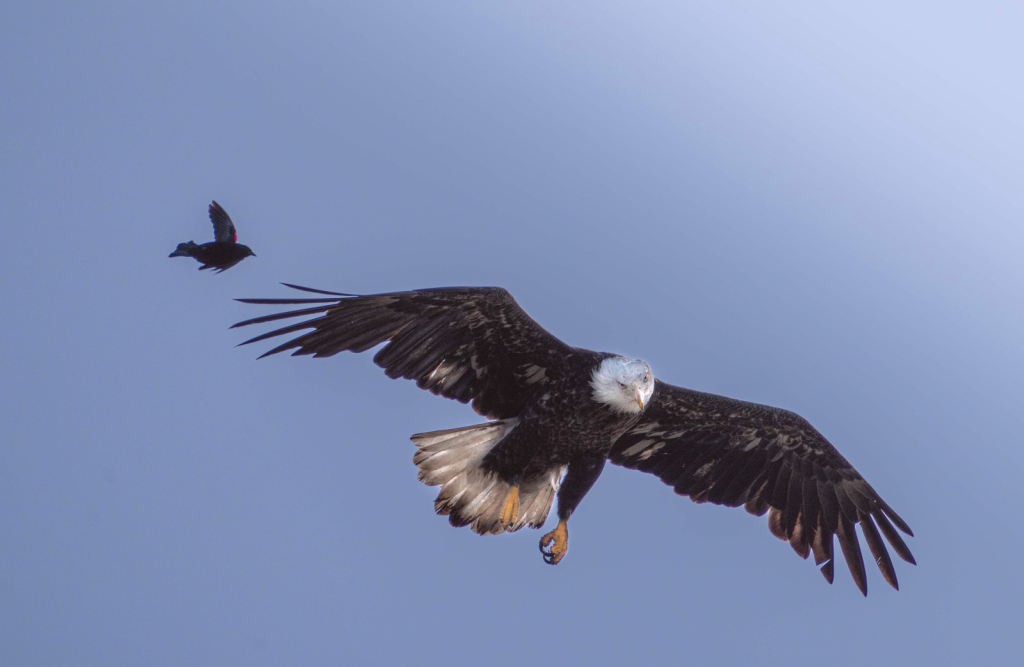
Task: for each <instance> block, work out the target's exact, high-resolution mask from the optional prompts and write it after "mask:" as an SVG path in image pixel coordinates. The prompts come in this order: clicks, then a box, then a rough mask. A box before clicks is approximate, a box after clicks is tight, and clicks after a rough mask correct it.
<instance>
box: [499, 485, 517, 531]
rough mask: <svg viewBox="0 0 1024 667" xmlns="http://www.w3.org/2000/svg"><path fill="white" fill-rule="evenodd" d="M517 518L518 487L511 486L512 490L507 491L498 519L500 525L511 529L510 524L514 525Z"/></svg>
mask: <svg viewBox="0 0 1024 667" xmlns="http://www.w3.org/2000/svg"><path fill="white" fill-rule="evenodd" d="M518 518H519V487H518V486H513V487H512V490H511V491H509V494H508V500H506V501H505V507H503V508H502V510H501V516H500V517H499V518H498V520H499V521H500V522H501V525H503V526H505V528H507V529H509V530H511V529H512V526H514V525H516V520H517V519H518Z"/></svg>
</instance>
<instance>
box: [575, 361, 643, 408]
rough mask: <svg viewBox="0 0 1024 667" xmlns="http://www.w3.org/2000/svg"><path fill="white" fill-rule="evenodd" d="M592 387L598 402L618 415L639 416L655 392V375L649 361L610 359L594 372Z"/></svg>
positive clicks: (591, 381)
mask: <svg viewBox="0 0 1024 667" xmlns="http://www.w3.org/2000/svg"><path fill="white" fill-rule="evenodd" d="M590 386H591V387H593V388H594V400H595V401H597V402H598V403H604V404H605V405H607V406H608V407H610V408H611V409H612V410H614V411H615V412H621V413H628V414H637V413H638V412H642V411H643V409H644V406H645V405H647V402H648V401H650V400H651V395H652V394H653V393H654V373H652V372H651V367H650V366H648V365H647V362H646V361H635V360H633V359H627V358H625V357H608V358H607V359H605V360H604V361H602V362H601V363H600V364H599V365H598V367H597V368H596V369H594V376H593V377H592V378H591V380H590Z"/></svg>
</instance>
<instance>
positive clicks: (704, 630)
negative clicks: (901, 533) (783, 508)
mask: <svg viewBox="0 0 1024 667" xmlns="http://www.w3.org/2000/svg"><path fill="white" fill-rule="evenodd" d="M358 5H361V6H357V3H336V2H303V1H298V2H290V3H279V4H275V3H265V2H263V3H252V2H192V1H182V0H176V1H175V2H150V3H141V4H140V3H127V2H90V3H80V2H74V3H72V2H66V3H17V2H8V3H3V5H2V7H0V90H2V94H0V220H2V222H3V233H2V243H0V279H2V282H3V285H4V289H3V290H2V291H0V313H2V320H0V321H2V324H3V326H2V327H0V508H2V509H0V663H3V664H5V665H21V666H27V665H143V664H144V665H168V666H171V665H247V666H248V665H285V664H294V665H337V664H346V663H347V664H412V663H413V661H418V662H419V663H420V664H445V665H450V666H452V667H456V666H460V665H480V664H487V665H494V666H501V665H522V664H530V663H535V662H541V661H543V662H546V663H547V662H551V663H558V664H565V665H570V664H575V663H577V662H578V661H579V662H582V661H584V660H586V661H587V662H588V663H589V664H626V663H627V661H634V660H635V661H641V662H643V663H644V664H651V665H660V664H666V665H668V664H686V663H693V664H757V665H792V664H797V663H807V664H830V665H866V664H885V663H890V664H896V663H897V661H899V662H901V663H903V664H931V665H961V664H967V663H970V664H993V665H1000V664H1020V662H1019V661H1020V660H1021V655H1022V650H1021V649H1022V642H1021V634H1020V630H1021V627H1020V624H1021V609H1022V606H1021V605H1022V603H1021V599H1022V598H1024V575H1022V574H1021V565H1020V560H1021V558H1022V556H1024V537H1022V534H1024V531H1022V525H1024V510H1022V506H1024V505H1022V502H1021V487H1020V479H1021V474H1022V472H1024V454H1022V453H1021V440H1022V436H1021V427H1020V419H1021V413H1022V408H1021V404H1022V401H1024V396H1022V393H1024V392H1022V388H1021V376H1022V372H1024V363H1022V362H1024V309H1022V298H1021V287H1022V277H1024V269H1022V268H1021V260H1020V256H1021V251H1022V245H1024V224H1022V221H1024V188H1022V184H1024V87H1022V86H1021V82H1022V81H1024V40H1022V39H1021V34H1022V33H1024V5H1021V4H1020V3H986V2H980V3H934V2H924V1H920V2H891V1H885V2H882V1H877V2H860V3H855V5H856V6H854V3H849V2H819V1H813V2H812V1H807V2H780V3H764V2H731V3H679V2H630V3H625V2H623V3H609V2H588V3H575V4H568V3H552V2H514V3H509V2H505V3H480V2H469V1H462V2H409V3H358ZM211 199H216V200H217V201H219V202H220V203H221V204H222V205H224V207H225V208H226V209H227V210H228V212H229V213H230V214H231V215H232V217H233V218H234V220H235V222H236V224H237V226H238V231H239V239H240V240H241V241H242V242H244V243H247V244H249V245H251V246H252V248H253V249H254V250H255V251H256V253H257V255H258V257H256V258H250V259H248V260H246V261H245V262H243V263H242V264H240V265H239V266H237V267H235V268H233V269H231V270H230V271H228V272H227V273H224V274H223V275H211V274H209V272H203V273H199V272H198V271H196V268H197V264H196V263H195V262H193V261H191V260H184V259H173V260H172V259H168V258H167V255H168V253H170V252H171V251H172V250H173V249H174V247H175V245H176V244H177V243H179V242H181V241H187V240H189V239H194V240H196V241H197V242H204V241H207V240H210V239H211V238H212V229H211V227H210V224H209V221H208V220H207V217H206V207H207V205H208V204H209V202H210V200H211ZM279 281H287V282H293V283H298V284H304V285H310V286H313V287H321V288H324V289H332V290H339V291H346V292H362V293H368V292H381V291H390V290H399V289H412V288H417V287H430V286H445V285H501V286H504V287H507V288H508V289H510V290H511V291H512V293H513V294H514V295H515V296H516V297H517V299H518V300H519V302H520V303H521V304H522V305H523V306H524V307H525V308H526V309H527V311H528V312H529V313H530V314H532V315H533V316H534V317H535V318H536V319H538V320H539V321H540V322H541V323H542V324H543V325H544V326H545V327H547V328H548V329H549V330H550V331H552V332H553V333H554V334H556V335H558V336H560V337H561V338H563V339H564V340H566V341H567V342H569V343H571V344H574V345H579V346H584V347H589V348H592V349H598V350H608V351H615V352H619V353H622V354H626V355H629V356H632V357H638V358H642V359H645V360H647V361H648V362H650V364H651V365H652V367H653V368H654V370H655V373H656V374H657V375H658V376H660V377H661V378H663V379H665V380H667V381H669V382H672V383H675V384H680V385H683V386H687V387H691V388H695V389H701V390H705V391H712V392H716V393H721V394H725V395H728V396H733V397H736V398H742V399H746V400H752V401H757V402H760V403H767V404H770V405H776V406H780V407H785V408H788V409H790V410H794V411H796V412H798V413H800V414H801V415H803V416H805V417H806V418H808V419H809V420H810V421H811V422H812V423H813V424H814V425H815V426H816V427H817V428H818V429H819V430H821V431H822V432H823V433H824V434H825V435H826V436H827V437H828V438H829V439H830V440H831V441H832V442H833V443H834V444H835V445H836V446H837V447H838V448H839V449H840V451H841V452H842V453H843V454H844V455H845V456H846V457H847V458H848V459H850V461H851V462H852V463H853V464H854V465H855V466H856V467H857V468H858V469H859V470H860V471H861V472H862V473H863V474H864V475H865V477H866V478H867V479H868V480H869V481H870V482H871V484H872V485H873V486H874V487H875V488H876V489H877V490H878V491H879V492H880V493H881V495H882V496H883V497H884V498H885V499H886V500H887V501H888V502H889V503H890V504H891V505H892V506H893V507H894V508H896V510H897V511H898V512H899V513H900V514H901V515H902V516H903V517H904V518H905V519H906V520H907V521H908V522H909V523H910V525H911V526H912V527H913V528H914V530H915V532H916V534H917V537H915V538H913V539H910V540H909V544H910V547H911V548H912V549H913V551H914V554H915V555H916V556H917V559H918V562H919V563H920V565H919V566H918V567H911V566H909V565H906V564H904V563H902V562H898V563H897V572H898V575H899V578H900V583H901V586H902V590H901V591H900V592H898V593H897V592H895V591H893V590H891V589H890V588H889V587H888V586H887V585H886V584H885V582H884V581H883V580H882V578H881V576H880V575H879V573H878V572H877V570H873V569H871V570H870V571H869V573H868V583H869V587H870V594H869V597H868V598H867V599H864V598H862V597H861V595H860V593H859V592H858V591H857V589H856V587H855V586H854V584H853V582H852V580H851V578H850V576H849V573H848V572H847V570H846V568H845V565H843V566H841V567H837V568H836V583H835V585H834V586H828V585H827V584H826V583H825V581H824V580H823V578H822V577H821V575H820V574H818V572H817V571H816V569H815V568H814V566H813V564H812V563H811V562H805V561H801V560H800V559H799V558H797V557H796V556H795V555H794V554H793V552H792V550H791V549H790V548H789V547H788V546H787V545H785V544H783V543H782V542H779V541H778V540H776V539H775V538H774V537H772V536H771V534H770V533H769V532H768V529H767V525H766V524H767V522H766V520H765V519H764V518H760V519H759V518H755V517H751V516H749V515H747V514H746V513H745V512H743V511H742V510H736V509H726V508H720V507H714V506H709V505H695V504H693V503H691V502H690V501H689V500H688V499H685V498H680V497H677V496H675V495H674V494H672V493H671V491H670V489H669V488H667V487H665V486H664V485H662V484H661V483H660V482H659V481H657V480H656V479H655V478H653V477H651V476H648V475H643V474H640V473H637V472H632V471H626V470H622V469H619V468H609V469H608V470H607V471H606V472H605V474H604V476H603V477H602V479H601V480H600V481H599V483H598V484H597V486H596V487H595V489H594V491H593V492H591V494H590V495H589V496H588V497H587V498H586V500H585V501H584V502H583V504H582V505H581V507H580V509H579V511H578V512H577V514H576V516H575V517H574V519H573V531H572V542H571V548H570V551H569V554H568V556H567V558H566V560H565V561H564V562H563V563H562V564H561V565H559V566H558V567H556V568H552V567H549V566H547V565H545V564H544V563H543V562H542V561H541V556H540V553H539V552H538V550H537V540H538V539H539V537H540V535H541V533H540V532H537V531H522V532H519V533H516V534H514V535H511V536H509V535H506V536H501V537H496V538H495V537H491V538H483V537H478V536H476V535H473V534H471V533H470V532H469V531H468V530H467V529H458V530H457V529H453V528H451V527H450V526H448V524H447V522H446V521H445V519H444V518H441V517H437V516H435V515H434V514H433V511H432V501H433V498H434V495H435V489H431V488H428V487H425V486H423V485H421V484H420V483H419V482H418V481H417V480H416V471H415V467H414V466H413V464H412V461H411V459H412V454H413V450H414V447H413V445H412V444H411V443H410V442H409V440H408V437H409V435H411V434H413V433H417V432H421V431H428V430H433V429H440V428H449V427H456V426H462V425H466V424H471V423H475V422H477V421H478V417H477V416H476V415H475V414H473V413H472V411H471V410H470V409H469V408H468V407H466V406H462V405H459V404H457V403H453V402H449V401H445V400H442V399H439V398H436V397H434V396H431V395H429V394H427V393H426V392H422V391H419V390H417V389H416V387H415V386H414V385H413V384H412V383H409V382H397V381H393V380H388V379H387V378H386V377H384V375H383V373H382V372H381V371H380V369H378V368H376V367H375V366H373V364H372V363H371V361H370V356H369V355H361V356H355V355H349V354H346V355H339V356H337V357H334V358H331V359H327V360H312V359H308V358H301V359H292V358H289V357H280V358H278V357H275V358H272V359H265V360H262V361H259V362H257V361H256V360H255V358H256V356H257V355H258V354H259V353H260V352H262V351H265V350H266V349H267V346H264V347H262V348H260V349H256V348H255V347H248V348H239V349H236V348H235V347H234V345H235V344H237V343H239V342H241V341H242V340H244V339H245V338H246V336H245V334H247V333H249V332H248V331H242V332H239V331H230V330H228V327H229V326H230V325H231V324H233V323H234V322H237V321H239V320H242V319H246V318H249V317H254V316H257V315H260V314H264V313H267V312H270V309H268V308H260V307H257V306H248V305H244V304H239V303H236V302H234V301H232V300H231V299H232V298H234V297H275V296H284V295H285V294H286V292H287V291H286V290H285V289H284V288H283V287H280V286H279V285H277V283H278V282H279Z"/></svg>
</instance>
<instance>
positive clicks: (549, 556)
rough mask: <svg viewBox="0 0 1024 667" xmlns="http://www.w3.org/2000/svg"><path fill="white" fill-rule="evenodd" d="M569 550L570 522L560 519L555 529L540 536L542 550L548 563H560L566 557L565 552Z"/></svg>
mask: <svg viewBox="0 0 1024 667" xmlns="http://www.w3.org/2000/svg"><path fill="white" fill-rule="evenodd" d="M568 550H569V524H568V522H567V521H564V520H563V521H559V522H558V526H556V527H555V529H554V530H553V531H551V532H550V533H548V534H547V535H545V536H544V537H542V538H540V552H541V553H542V554H544V562H545V563H547V564H548V565H558V563H559V561H561V560H562V559H563V558H565V552H566V551H568Z"/></svg>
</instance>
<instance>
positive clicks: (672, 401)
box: [609, 381, 916, 595]
mask: <svg viewBox="0 0 1024 667" xmlns="http://www.w3.org/2000/svg"><path fill="white" fill-rule="evenodd" d="M609 459H610V460H611V461H612V463H616V464H618V465H621V466H625V467H626V468H633V469H635V470H642V471H643V472H649V473H652V474H654V475H657V476H658V477H659V478H661V480H662V481H663V482H665V483H666V484H669V485H671V486H672V487H673V488H674V489H675V491H676V493H678V494H680V495H684V496H690V498H692V499H693V500H694V501H695V502H698V503H703V502H712V503H716V504H719V505H726V506H729V507H738V506H740V505H743V506H744V507H745V508H746V509H747V511H748V512H750V513H752V514H755V515H757V516H761V515H763V514H764V513H765V512H768V528H769V529H770V530H771V532H772V533H773V534H774V535H775V536H776V537H778V538H780V539H782V540H786V541H788V542H789V543H790V546H792V547H793V550H794V551H796V553H797V554H799V555H800V557H802V558H807V556H808V553H809V552H813V553H814V561H815V563H817V564H818V565H822V564H823V563H824V566H823V567H822V568H821V571H822V574H824V575H825V578H826V579H827V580H828V582H829V583H832V578H833V567H834V560H833V552H832V545H833V540H832V537H833V535H837V536H838V537H839V545H840V547H841V548H842V550H843V555H844V556H845V557H846V562H847V564H848V565H849V567H850V572H851V573H852V574H853V578H854V581H856V583H857V586H858V587H859V588H860V590H861V592H862V593H864V595H867V579H866V576H865V571H864V559H863V556H862V555H861V550H860V543H859V541H858V539H857V533H856V532H855V529H854V526H855V525H856V524H858V523H859V524H860V526H861V531H862V532H863V533H864V538H865V540H866V541H867V543H868V547H869V548H870V549H871V554H872V556H873V557H874V560H875V562H876V563H877V564H878V567H879V569H880V570H881V571H882V575H883V576H884V577H885V580H886V581H888V582H889V584H891V585H892V586H893V588H896V589H897V590H898V589H899V585H898V583H897V580H896V572H895V570H894V569H893V565H892V560H891V559H890V558H889V552H888V551H887V549H886V547H885V543H884V542H883V541H882V538H881V536H880V535H879V532H878V528H881V530H882V533H883V534H884V535H885V537H886V539H887V540H888V541H889V544H891V545H892V547H893V549H895V551H896V553H897V554H898V555H899V556H900V557H901V558H902V559H903V560H905V561H907V562H909V563H914V564H916V563H915V561H914V557H913V556H912V555H911V553H910V549H908V548H907V545H906V543H905V542H904V541H903V539H902V538H901V537H900V535H899V533H897V532H896V530H895V529H894V528H893V526H892V524H896V526H897V527H898V528H899V529H900V530H902V531H903V532H904V533H906V534H908V535H913V533H912V532H911V530H910V527H909V526H908V525H907V524H906V522H904V521H903V519H901V518H900V517H899V516H898V515H897V514H896V512H894V511H893V510H892V508H891V507H889V505H887V504H886V503H885V501H884V500H882V498H881V497H880V496H879V495H878V494H877V493H876V492H875V490H874V489H873V488H871V485H870V484H868V483H867V482H866V481H865V480H864V478H863V477H861V475H860V473H858V472H857V471H856V470H854V468H853V466H851V465H850V463H849V461H847V460H846V459H845V458H843V455H842V454H840V453H839V451H838V450H836V448H835V447H833V446H832V444H831V443H829V441H828V440H826V439H825V437H824V436H822V435H821V434H820V433H818V431H816V430H815V429H814V427H813V426H811V425H810V423H808V422H807V420H806V419H804V418H803V417H801V416H799V415H797V414H794V413H792V412H788V411H786V410H780V409H778V408H772V407H768V406H766V405H758V404H756V403H746V402H744V401H737V400H734V399H731V398H725V397H724V396H716V395H714V394H705V393H702V392H698V391H693V390H690V389H683V388H682V387H675V386H673V385H670V384H665V383H663V382H661V381H658V382H657V384H656V388H655V394H654V396H653V398H652V399H651V402H650V406H649V407H648V408H647V411H646V412H645V413H644V416H643V417H642V418H641V419H640V421H639V422H638V423H637V424H636V426H634V427H633V428H632V429H631V430H630V431H628V432H627V433H626V434H625V435H623V436H622V437H621V438H619V440H618V441H617V442H616V443H615V446H614V447H613V448H612V452H611V454H610V455H609ZM876 524H877V527H876Z"/></svg>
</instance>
